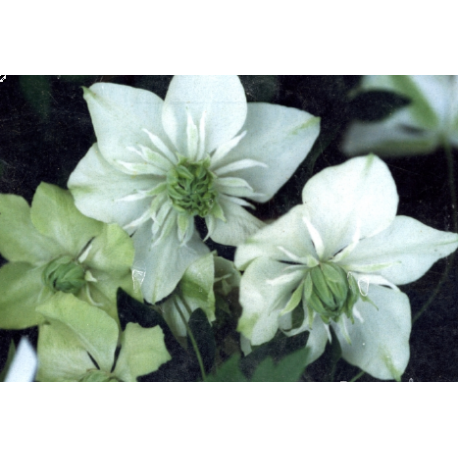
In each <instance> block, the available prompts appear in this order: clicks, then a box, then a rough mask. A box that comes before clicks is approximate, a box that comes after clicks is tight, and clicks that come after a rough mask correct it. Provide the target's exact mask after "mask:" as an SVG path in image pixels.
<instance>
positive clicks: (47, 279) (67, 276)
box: [42, 256, 86, 294]
mask: <svg viewBox="0 0 458 458" xmlns="http://www.w3.org/2000/svg"><path fill="white" fill-rule="evenodd" d="M42 280H43V283H44V284H45V285H46V286H47V287H48V288H50V289H51V290H52V291H54V292H57V291H62V292H63V293H70V294H77V293H78V292H79V291H80V290H81V288H82V287H83V286H84V285H85V284H86V279H85V271H84V268H83V267H82V266H81V264H79V263H78V262H75V261H74V260H73V259H72V258H71V257H70V256H62V257H61V258H57V259H54V260H53V261H51V262H50V263H49V264H48V265H47V266H46V268H45V270H44V271H43V275H42Z"/></svg>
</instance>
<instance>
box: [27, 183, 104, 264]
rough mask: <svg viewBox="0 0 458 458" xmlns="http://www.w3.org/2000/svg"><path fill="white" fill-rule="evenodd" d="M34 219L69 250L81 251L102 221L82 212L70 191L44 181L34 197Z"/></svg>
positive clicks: (32, 214)
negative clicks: (76, 205)
mask: <svg viewBox="0 0 458 458" xmlns="http://www.w3.org/2000/svg"><path fill="white" fill-rule="evenodd" d="M31 217H32V223H33V224H34V226H35V227H36V228H37V229H38V230H39V231H40V232H41V233H42V234H43V235H46V236H47V237H50V238H52V239H54V240H55V241H56V242H57V243H58V244H59V245H60V247H61V248H62V249H63V250H65V251H66V252H67V254H72V255H75V256H76V255H78V254H79V253H80V252H81V251H82V250H83V249H84V247H85V246H86V245H87V243H88V242H89V241H90V240H91V239H92V238H93V237H95V236H96V235H98V234H100V232H101V230H102V223H100V222H99V221H95V220H93V219H91V218H88V217H86V216H84V215H82V214H81V213H80V212H79V211H78V210H77V208H76V207H75V204H74V202H73V198H72V196H71V194H70V192H69V191H65V190H63V189H60V188H59V187H57V186H54V185H50V184H47V183H41V184H40V185H39V186H38V188H37V191H36V192H35V196H34V197H33V202H32V210H31Z"/></svg>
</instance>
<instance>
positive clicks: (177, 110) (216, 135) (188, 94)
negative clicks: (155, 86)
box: [162, 75, 247, 155]
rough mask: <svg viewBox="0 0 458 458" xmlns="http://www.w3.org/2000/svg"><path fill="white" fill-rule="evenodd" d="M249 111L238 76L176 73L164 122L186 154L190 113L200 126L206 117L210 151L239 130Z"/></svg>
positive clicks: (176, 143)
mask: <svg viewBox="0 0 458 458" xmlns="http://www.w3.org/2000/svg"><path fill="white" fill-rule="evenodd" d="M246 112H247V104H246V97H245V91H244V89H243V86H242V84H241V83H240V80H239V78H238V77H237V76H189V75H186V76H175V77H174V78H173V79H172V81H171V82H170V86H169V90H168V92H167V96H166V98H165V102H164V110H163V113H162V121H163V124H164V128H165V130H166V132H167V134H168V135H169V137H170V139H171V140H172V141H173V143H174V144H175V146H176V148H177V149H178V152H179V153H180V154H182V155H186V154H187V148H188V142H187V138H188V137H187V132H186V130H187V125H188V120H187V118H188V113H189V115H190V116H191V118H192V120H193V122H194V124H195V125H196V126H199V127H200V126H202V124H201V120H202V118H203V117H204V116H205V122H204V123H203V128H202V129H203V130H204V132H205V139H204V140H205V152H206V153H207V154H208V153H210V152H211V151H213V150H214V149H215V148H217V147H218V146H220V145H222V144H223V143H225V142H227V141H229V140H231V139H232V138H233V137H234V136H235V135H236V134H237V133H238V131H239V130H240V128H241V127H242V125H243V123H244V122H245V118H246ZM199 137H203V135H202V134H201V133H200V134H199Z"/></svg>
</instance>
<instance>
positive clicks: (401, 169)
mask: <svg viewBox="0 0 458 458" xmlns="http://www.w3.org/2000/svg"><path fill="white" fill-rule="evenodd" d="M170 79H171V76H60V77H58V76H50V77H47V76H22V77H17V76H9V75H8V76H7V77H6V79H5V80H4V81H3V82H2V83H0V192H2V193H13V194H19V195H21V196H23V197H25V198H26V199H27V200H28V201H29V202H30V201H31V199H32V197H33V194H34V192H35V189H36V187H37V186H38V185H39V184H40V182H41V181H45V182H48V183H54V184H57V185H59V186H61V187H64V188H65V187H66V182H67V180H68V177H69V175H70V173H71V172H72V171H73V169H74V168H75V166H76V165H77V163H78V162H79V160H80V159H81V158H82V157H83V156H84V155H85V154H86V152H87V150H88V149H89V147H90V146H91V145H92V143H94V142H95V135H94V132H93V128H92V123H91V120H90V117H89V113H88V110H87V106H86V103H85V101H84V99H83V97H82V89H81V86H90V85H91V84H93V83H94V82H96V81H104V82H113V83H119V84H126V85H131V86H134V87H138V88H143V89H148V90H150V91H153V92H155V93H156V94H158V95H159V96H161V97H164V96H165V94H166V92H167V87H168V84H169V82H170ZM241 79H242V83H243V85H244V87H245V90H246V93H247V98H248V101H249V102H255V101H264V102H271V103H277V104H281V105H285V106H290V107H295V108H300V109H303V110H306V111H308V112H310V113H312V114H313V115H316V116H320V117H321V127H322V128H321V134H320V137H319V139H318V140H317V144H316V146H315V148H314V150H313V151H312V153H310V155H309V157H308V158H307V159H306V160H305V162H304V163H303V164H302V165H301V166H300V167H299V168H298V170H297V171H296V173H295V174H294V175H293V177H292V178H291V179H290V181H289V182H288V183H287V184H286V185H285V186H284V187H283V188H282V189H281V190H280V192H279V193H278V194H277V195H276V196H275V197H274V198H273V199H272V200H271V201H270V202H268V203H266V204H263V205H258V206H257V209H256V212H255V214H256V216H258V217H259V218H261V219H264V220H266V219H271V218H277V217H279V216H281V215H282V214H284V213H285V212H287V211H288V210H289V209H290V208H291V207H293V206H294V205H296V204H298V203H300V195H301V190H302V188H303V186H304V184H305V182H306V180H307V179H308V178H309V177H310V176H311V174H312V173H313V174H314V173H317V172H319V171H320V170H322V169H323V168H325V167H327V166H329V165H335V164H340V163H342V162H344V161H345V160H346V157H345V156H343V154H342V153H341V152H340V149H339V145H340V143H341V140H342V134H343V132H344V131H345V129H346V128H347V126H348V123H349V122H350V121H351V120H352V119H354V118H356V117H358V118H359V119H365V118H366V119H372V118H374V116H375V117H381V116H383V115H384V114H388V113H389V112H392V111H393V110H394V109H396V107H398V106H400V105H402V103H405V102H406V101H402V100H401V101H399V100H396V99H393V98H392V97H390V96H389V95H387V94H378V95H377V96H376V97H372V98H368V99H364V100H361V99H359V101H357V102H355V101H353V102H350V97H349V94H351V91H352V89H353V88H355V86H357V84H358V81H359V78H358V77H354V76H351V77H349V76H277V77H275V76H242V77H241ZM379 112H380V113H379ZM374 113H375V115H374ZM321 150H323V151H321ZM318 153H321V154H319V155H318ZM315 157H317V159H316V162H314V159H315ZM385 161H386V163H387V164H388V166H389V168H390V170H391V172H392V174H393V177H394V180H395V182H396V184H397V189H398V193H399V196H400V205H399V210H398V214H402V215H408V216H411V217H413V218H416V219H418V220H419V221H421V222H423V223H424V224H427V225H429V226H432V227H434V228H436V229H439V230H448V231H452V230H453V216H452V210H453V209H452V204H451V197H450V190H449V186H448V178H447V177H448V171H447V161H446V158H445V154H444V151H442V150H438V151H436V152H434V153H433V154H430V155H427V156H415V157H409V158H399V159H385ZM456 162H458V161H457V160H455V163H456ZM455 175H456V167H455ZM220 254H223V255H225V256H227V257H231V255H232V254H233V250H232V249H223V250H222V251H221V252H220ZM0 262H2V260H1V259H0ZM450 262H452V263H453V265H451V266H450V269H449V271H448V274H447V276H446V278H445V282H444V283H443V284H442V287H441V289H440V291H439V292H438V294H437V296H436V297H435V300H434V301H433V303H432V304H431V306H430V307H429V308H428V310H427V311H426V312H425V313H424V314H423V315H422V316H421V317H420V318H419V319H418V321H417V322H415V324H414V326H413V329H412V335H411V340H410V349H411V357H410V362H409V365H408V367H407V369H406V371H405V373H404V375H403V377H402V380H403V381H409V379H412V380H413V381H458V359H457V356H458V304H457V299H458V294H457V281H456V278H457V268H456V259H455V258H451V257H450V258H448V260H441V261H439V262H438V263H436V264H435V265H434V266H433V267H432V268H431V269H430V270H429V272H428V273H427V274H426V275H425V276H424V277H422V278H421V279H420V280H419V281H417V282H414V283H412V284H409V285H405V286H403V287H402V290H403V291H404V292H405V293H406V294H407V295H408V296H409V298H410V303H411V307H412V315H413V316H414V315H415V314H416V312H417V311H418V310H420V309H421V307H422V306H423V305H424V304H425V303H426V302H427V301H428V298H429V297H430V296H431V295H432V294H433V293H434V291H435V290H436V289H437V286H438V284H439V282H440V281H441V279H442V278H443V275H444V271H445V268H446V265H447V263H450ZM230 332H232V334H233V328H232V329H230V330H229V331H227V332H226V333H225V336H223V337H222V338H225V337H227V335H228V333H230ZM22 334H27V335H29V336H30V337H31V339H32V341H36V338H37V331H36V329H30V330H25V331H20V332H19V331H14V332H7V331H0V369H1V367H2V366H3V364H4V362H5V359H6V353H7V350H8V346H9V342H10V338H11V337H13V338H14V339H15V340H17V339H18V338H19V337H20V335H22ZM223 334H224V332H223ZM333 350H334V351H335V348H334V349H332V348H331V346H329V348H328V351H327V352H326V353H325V355H324V356H323V357H322V358H320V359H319V360H318V361H317V362H316V363H314V364H312V365H311V366H310V367H309V368H307V371H306V374H305V375H304V377H303V379H304V380H308V381H318V380H331V379H332V380H336V381H339V380H346V381H348V380H350V379H351V378H352V377H354V376H355V375H356V374H358V373H359V372H360V371H359V369H358V368H356V367H353V366H350V365H349V364H347V363H346V362H345V361H343V360H339V361H338V363H337V364H336V365H335V364H333ZM184 367H185V366H184ZM184 367H183V370H184ZM374 380H375V379H373V378H372V377H370V376H369V375H367V374H364V375H363V376H362V377H361V378H359V381H374Z"/></svg>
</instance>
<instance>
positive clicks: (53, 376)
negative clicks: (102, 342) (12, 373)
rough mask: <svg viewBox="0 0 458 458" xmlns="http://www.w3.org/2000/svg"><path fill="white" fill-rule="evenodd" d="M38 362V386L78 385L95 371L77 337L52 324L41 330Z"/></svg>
mask: <svg viewBox="0 0 458 458" xmlns="http://www.w3.org/2000/svg"><path fill="white" fill-rule="evenodd" d="M38 360H39V366H38V374H37V380H38V381H39V382H77V381H78V380H80V379H81V377H82V376H84V374H85V373H86V372H87V371H88V370H94V369H96V366H95V364H94V363H93V362H92V360H91V358H90V357H89V355H88V352H87V351H86V349H85V348H84V346H82V345H81V342H80V341H79V339H78V338H77V336H76V335H75V334H73V333H72V332H69V331H68V329H67V328H66V327H65V326H63V325H59V324H55V323H53V324H44V325H42V326H40V333H39V335H38Z"/></svg>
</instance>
